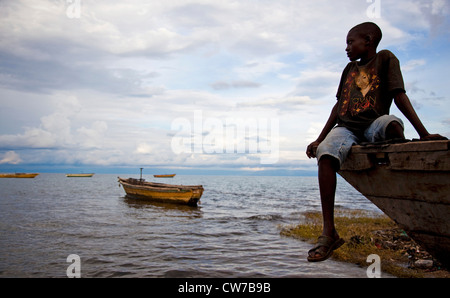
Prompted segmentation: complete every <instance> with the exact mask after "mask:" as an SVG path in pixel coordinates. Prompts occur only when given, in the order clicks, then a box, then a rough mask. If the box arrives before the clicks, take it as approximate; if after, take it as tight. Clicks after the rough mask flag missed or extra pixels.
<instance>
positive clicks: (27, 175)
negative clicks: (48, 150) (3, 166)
mask: <svg viewBox="0 0 450 298" xmlns="http://www.w3.org/2000/svg"><path fill="white" fill-rule="evenodd" d="M37 175H39V174H38V173H0V178H34V177H36V176H37Z"/></svg>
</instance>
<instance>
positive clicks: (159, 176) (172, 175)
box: [153, 174, 176, 178]
mask: <svg viewBox="0 0 450 298" xmlns="http://www.w3.org/2000/svg"><path fill="white" fill-rule="evenodd" d="M175 175H176V174H164V175H153V177H155V178H173V177H175Z"/></svg>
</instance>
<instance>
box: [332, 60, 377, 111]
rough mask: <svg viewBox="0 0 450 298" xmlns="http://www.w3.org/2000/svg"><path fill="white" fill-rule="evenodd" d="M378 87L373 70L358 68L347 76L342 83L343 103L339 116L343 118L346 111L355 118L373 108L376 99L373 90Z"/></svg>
mask: <svg viewBox="0 0 450 298" xmlns="http://www.w3.org/2000/svg"><path fill="white" fill-rule="evenodd" d="M379 86H380V79H379V78H378V76H377V74H376V71H375V68H371V69H366V68H360V69H359V70H353V71H351V72H350V73H349V74H348V75H347V80H346V81H345V83H344V86H343V87H344V89H343V93H342V95H343V98H342V99H343V102H342V106H341V111H340V114H341V115H342V116H344V115H345V114H346V113H347V111H348V112H350V115H351V116H355V115H357V114H360V113H362V112H364V111H367V110H369V109H372V108H374V107H375V104H376V101H377V98H376V95H375V92H374V91H375V90H376V89H378V87H379Z"/></svg>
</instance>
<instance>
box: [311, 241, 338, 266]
mask: <svg viewBox="0 0 450 298" xmlns="http://www.w3.org/2000/svg"><path fill="white" fill-rule="evenodd" d="M344 243H345V241H344V239H342V238H338V239H336V240H335V239H334V238H331V237H329V236H324V235H322V236H320V237H319V239H318V241H317V245H316V246H315V247H313V248H312V249H310V250H309V251H308V258H307V259H308V261H310V262H320V261H325V260H326V259H328V258H329V257H330V256H331V255H332V254H333V250H336V249H338V248H339V247H341V246H342V244H344ZM321 247H323V248H325V253H324V254H322V252H321V251H318V249H319V248H321ZM313 252H314V254H317V253H319V254H320V255H319V256H315V255H314V256H311V253H313Z"/></svg>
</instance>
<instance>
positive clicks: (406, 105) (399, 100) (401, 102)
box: [394, 92, 447, 140]
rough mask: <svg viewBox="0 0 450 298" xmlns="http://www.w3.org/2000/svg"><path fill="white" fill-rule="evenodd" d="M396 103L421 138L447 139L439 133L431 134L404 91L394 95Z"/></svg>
mask: <svg viewBox="0 0 450 298" xmlns="http://www.w3.org/2000/svg"><path fill="white" fill-rule="evenodd" d="M394 102H395V105H396V106H397V107H398V109H399V110H400V111H401V112H402V113H403V115H405V117H406V118H407V119H408V120H409V122H410V123H411V124H412V126H413V127H414V128H415V130H416V131H417V133H418V134H419V136H420V139H421V140H445V139H447V138H446V137H443V136H441V135H439V134H430V133H429V132H428V131H427V129H426V128H425V126H424V125H423V124H422V121H420V119H419V116H417V114H416V111H415V110H414V108H413V106H412V105H411V101H410V100H409V98H408V95H406V93H404V92H399V93H397V94H396V95H395V96H394Z"/></svg>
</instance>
